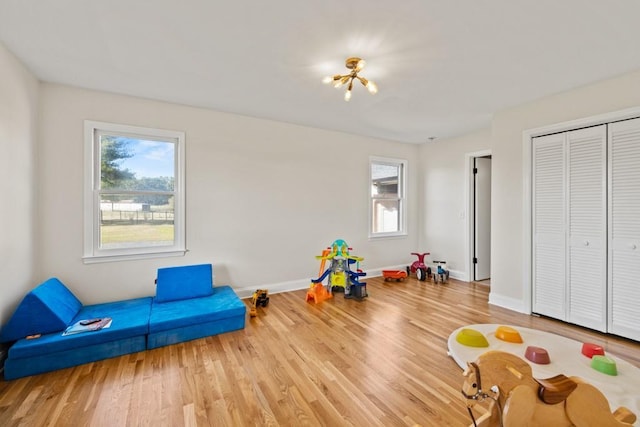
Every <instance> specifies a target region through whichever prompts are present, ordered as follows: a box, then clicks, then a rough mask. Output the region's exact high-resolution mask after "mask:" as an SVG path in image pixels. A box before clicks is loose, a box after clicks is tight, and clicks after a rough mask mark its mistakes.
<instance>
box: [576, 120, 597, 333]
mask: <svg viewBox="0 0 640 427" xmlns="http://www.w3.org/2000/svg"><path fill="white" fill-rule="evenodd" d="M566 135H567V136H566V138H567V139H566V151H567V197H566V200H567V254H566V256H567V258H566V259H567V295H566V296H567V309H568V310H567V321H568V322H571V323H575V324H577V325H581V326H586V327H588V328H592V329H597V330H600V331H602V332H606V330H607V246H606V243H607V234H606V233H607V230H606V228H607V211H606V203H607V198H606V182H607V181H606V178H607V174H606V166H607V165H606V149H607V148H606V147H607V146H606V141H607V139H606V138H607V128H606V125H601V126H596V127H590V128H585V129H579V130H575V131H570V132H567V134H566Z"/></svg>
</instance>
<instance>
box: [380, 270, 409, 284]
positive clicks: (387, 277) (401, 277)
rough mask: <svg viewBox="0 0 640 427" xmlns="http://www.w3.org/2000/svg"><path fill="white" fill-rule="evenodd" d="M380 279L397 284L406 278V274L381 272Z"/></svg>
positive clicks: (392, 271)
mask: <svg viewBox="0 0 640 427" xmlns="http://www.w3.org/2000/svg"><path fill="white" fill-rule="evenodd" d="M382 277H384V280H385V281H387V280H391V279H394V280H395V281H397V282H399V281H401V280H404V279H406V278H407V272H406V271H402V270H382Z"/></svg>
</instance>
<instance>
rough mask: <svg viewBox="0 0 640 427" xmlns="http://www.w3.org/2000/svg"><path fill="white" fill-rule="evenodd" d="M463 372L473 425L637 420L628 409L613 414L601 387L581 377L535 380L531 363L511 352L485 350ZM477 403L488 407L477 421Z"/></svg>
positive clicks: (615, 424) (585, 425)
mask: <svg viewBox="0 0 640 427" xmlns="http://www.w3.org/2000/svg"><path fill="white" fill-rule="evenodd" d="M463 376H464V383H463V386H462V394H463V396H464V397H465V398H466V400H467V408H468V410H469V414H470V416H471V419H472V421H473V424H472V426H476V427H479V426H482V427H490V426H491V427H493V426H496V427H497V426H503V427H512V426H517V427H534V426H541V427H542V426H557V427H563V426H567V427H569V426H576V427H609V426H611V427H622V426H631V425H632V424H633V423H634V422H635V420H636V416H635V415H634V414H633V413H632V412H631V411H630V410H628V409H627V408H625V407H620V408H618V409H616V410H615V411H614V412H613V413H612V412H611V408H610V407H609V402H608V401H607V399H606V397H605V396H604V395H603V394H602V393H601V392H600V390H598V389H597V388H595V387H594V386H592V385H591V384H588V383H585V382H584V381H582V380H581V379H579V378H577V377H570V378H569V377H566V376H564V375H558V376H556V377H553V378H550V379H547V380H536V379H535V378H533V376H532V371H531V366H530V365H529V364H528V363H527V362H526V361H525V360H523V359H521V358H519V357H517V356H515V355H513V354H511V353H506V352H502V351H488V352H486V353H483V354H482V355H480V356H479V357H478V359H477V360H476V361H475V362H472V363H469V364H468V367H467V369H465V371H464V373H463ZM483 387H486V388H483ZM478 402H488V403H489V405H488V408H486V409H487V412H485V413H484V414H483V415H482V416H481V417H479V418H478V419H477V420H476V419H475V418H474V415H473V412H472V410H471V409H472V408H473V407H474V406H475V405H476V404H477V403H478Z"/></svg>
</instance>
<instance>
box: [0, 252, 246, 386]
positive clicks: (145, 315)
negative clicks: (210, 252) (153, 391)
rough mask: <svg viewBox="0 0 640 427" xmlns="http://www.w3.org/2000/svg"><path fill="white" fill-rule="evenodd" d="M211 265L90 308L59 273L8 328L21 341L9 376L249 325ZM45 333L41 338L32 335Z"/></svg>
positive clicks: (12, 353)
mask: <svg viewBox="0 0 640 427" xmlns="http://www.w3.org/2000/svg"><path fill="white" fill-rule="evenodd" d="M212 273H213V271H212V266H211V264H202V265H192V266H180V267H168V268H161V269H159V270H158V275H157V279H156V296H155V297H143V298H136V299H130V300H125V301H116V302H109V303H104V304H95V305H87V306H85V305H83V304H82V303H81V302H80V300H78V298H76V296H75V295H74V294H73V293H72V292H71V291H70V290H69V289H68V288H67V287H66V286H65V285H64V284H63V283H62V282H61V281H60V280H58V279H57V278H51V279H49V280H47V281H45V282H44V283H42V284H41V285H39V286H37V287H36V288H35V289H33V290H32V291H31V292H29V293H28V294H27V295H26V296H25V297H24V299H23V300H22V302H21V303H20V304H19V305H18V308H17V309H16V311H15V313H14V314H13V316H12V317H11V318H10V319H9V322H8V323H7V324H6V325H4V327H3V328H2V330H1V331H0V342H14V341H15V342H14V343H13V345H11V347H10V348H9V352H8V358H7V360H6V361H5V365H4V377H5V379H7V380H11V379H15V378H20V377H24V376H29V375H34V374H39V373H43V372H49V371H53V370H56V369H62V368H67V367H71V366H76V365H80V364H83V363H89V362H94V361H97V360H102V359H106V358H110V357H116V356H121V355H123V354H129V353H135V352H139V351H144V350H146V349H152V348H157V347H161V346H165V345H170V344H176V343H179V342H184V341H189V340H193V339H196V338H202V337H206V336H210V335H217V334H221V333H224V332H229V331H234V330H238V329H242V328H244V325H245V317H246V316H245V314H246V306H245V304H244V303H243V302H242V301H241V300H240V299H239V298H238V296H237V295H236V294H235V292H234V291H233V289H231V288H230V287H229V286H218V287H214V286H213V279H212V278H213V274H212ZM105 317H110V318H111V319H112V321H111V324H110V325H109V326H108V327H105V328H103V329H100V330H97V331H90V332H83V333H77V334H72V335H63V332H64V331H65V329H67V327H69V326H71V325H74V324H76V323H77V322H79V321H80V320H84V319H96V318H105ZM33 335H37V337H36V338H27V337H28V336H33Z"/></svg>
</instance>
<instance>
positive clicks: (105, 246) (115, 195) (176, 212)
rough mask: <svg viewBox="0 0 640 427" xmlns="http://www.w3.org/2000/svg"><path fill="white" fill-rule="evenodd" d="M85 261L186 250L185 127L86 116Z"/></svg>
mask: <svg viewBox="0 0 640 427" xmlns="http://www.w3.org/2000/svg"><path fill="white" fill-rule="evenodd" d="M84 215H85V230H84V231H85V238H84V257H83V259H84V262H85V263H92V262H104V261H118V260H124V259H132V258H133V259H135V258H151V257H159V256H176V255H184V252H185V250H186V249H185V232H184V228H185V221H184V133H183V132H174V131H166V130H159V129H147V128H140V127H133V126H126V125H117V124H112V123H102V122H94V121H85V214H84Z"/></svg>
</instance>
